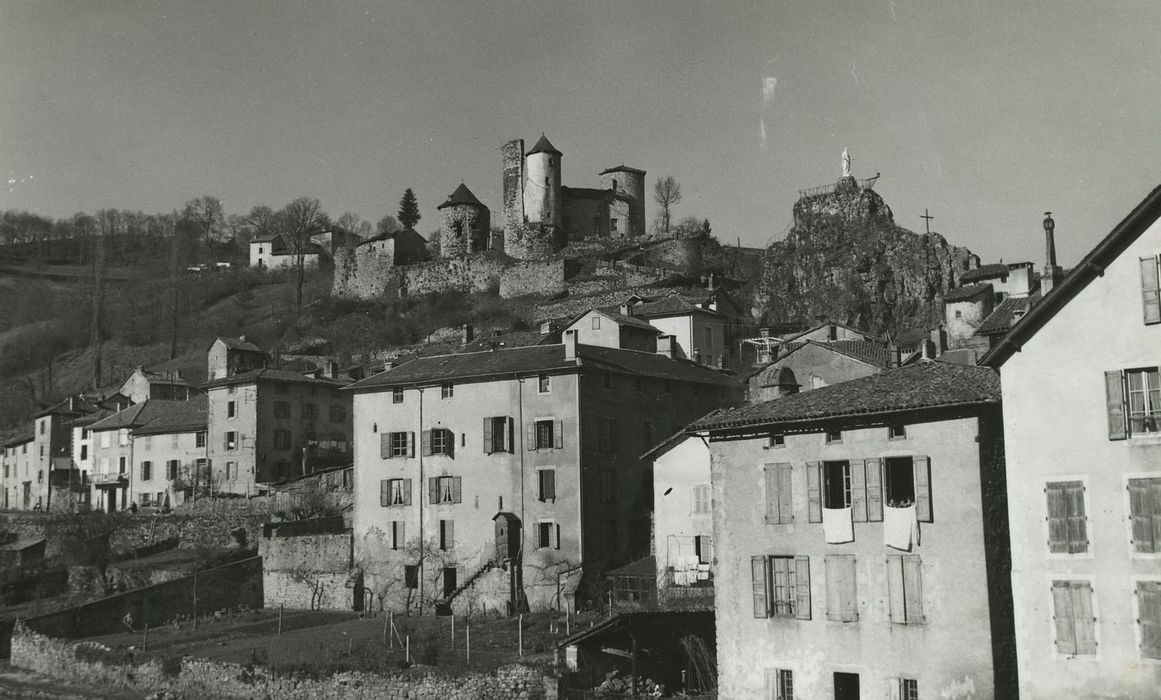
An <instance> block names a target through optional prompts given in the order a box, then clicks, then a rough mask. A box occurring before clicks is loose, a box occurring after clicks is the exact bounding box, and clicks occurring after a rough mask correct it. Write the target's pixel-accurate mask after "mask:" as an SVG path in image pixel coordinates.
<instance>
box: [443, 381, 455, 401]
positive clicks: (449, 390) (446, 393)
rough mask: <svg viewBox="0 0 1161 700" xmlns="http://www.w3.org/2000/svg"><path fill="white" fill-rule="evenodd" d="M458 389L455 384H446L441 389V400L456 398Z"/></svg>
mask: <svg viewBox="0 0 1161 700" xmlns="http://www.w3.org/2000/svg"><path fill="white" fill-rule="evenodd" d="M455 391H456V387H455V385H454V384H444V385H443V386H441V387H440V388H439V397H440V398H441V399H450V398H451V397H452V396H455Z"/></svg>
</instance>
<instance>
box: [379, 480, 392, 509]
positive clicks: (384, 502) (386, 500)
mask: <svg viewBox="0 0 1161 700" xmlns="http://www.w3.org/2000/svg"><path fill="white" fill-rule="evenodd" d="M379 505H381V506H384V507H386V506H389V505H391V480H390V479H380V480H379Z"/></svg>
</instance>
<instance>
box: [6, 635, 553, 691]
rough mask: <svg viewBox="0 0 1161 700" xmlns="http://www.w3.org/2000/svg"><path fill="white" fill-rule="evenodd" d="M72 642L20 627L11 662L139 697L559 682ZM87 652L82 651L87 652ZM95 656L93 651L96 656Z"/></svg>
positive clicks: (528, 670) (512, 671)
mask: <svg viewBox="0 0 1161 700" xmlns="http://www.w3.org/2000/svg"><path fill="white" fill-rule="evenodd" d="M82 645H84V643H83V642H82V643H80V644H77V643H72V642H67V641H64V640H61V639H54V638H52V637H48V636H45V635H43V634H38V633H36V632H34V631H32V630H30V629H28V628H27V627H24V626H18V627H17V628H16V630H15V631H14V633H13V637H12V664H13V665H14V666H18V667H20V668H25V669H28V670H31V671H35V672H37V673H43V674H45V675H47V676H51V677H53V678H59V679H61V680H64V681H70V682H75V683H80V684H84V685H85V686H87V687H104V688H118V689H123V690H130V691H137V692H141V693H155V692H158V691H161V690H164V691H167V692H169V693H172V694H174V695H175V696H177V697H181V698H210V697H213V698H255V699H258V698H262V699H265V698H282V699H284V700H298V699H300V698H301V699H302V700H340V699H342V700H347V699H351V700H364V699H365V700H372V699H376V700H378V699H382V700H507V699H509V698H516V699H517V700H555V699H556V698H557V692H556V688H557V682H556V679H555V678H548V677H545V676H544V673H543V671H542V670H540V669H537V668H533V667H531V666H524V665H519V664H514V665H511V666H504V667H501V668H499V669H497V670H496V671H494V672H492V673H480V672H477V673H465V674H462V675H459V676H454V677H436V676H423V677H409V676H381V675H375V674H370V673H359V672H342V673H336V674H334V675H333V676H331V677H330V678H302V677H298V678H296V677H291V676H285V675H281V674H277V673H273V672H271V671H269V670H268V669H266V668H264V667H261V666H258V667H246V666H242V665H239V664H231V663H226V662H221V661H211V660H208V659H198V658H192V657H185V658H181V659H160V658H148V657H145V656H142V657H140V658H139V659H138V660H137V661H138V663H121V664H112V663H110V664H104V663H101V662H100V661H93V660H86V659H90V658H93V657H95V656H97V654H98V653H99V652H100V651H102V649H100V648H97V649H94V648H92V646H91V645H90V649H88V650H83V651H82V652H81V653H78V647H79V646H82ZM86 652H87V653H86ZM94 652H96V653H94Z"/></svg>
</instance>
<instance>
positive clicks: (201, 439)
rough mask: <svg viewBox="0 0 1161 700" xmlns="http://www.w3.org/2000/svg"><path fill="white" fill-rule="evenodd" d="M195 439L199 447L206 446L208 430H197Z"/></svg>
mask: <svg viewBox="0 0 1161 700" xmlns="http://www.w3.org/2000/svg"><path fill="white" fill-rule="evenodd" d="M194 441H195V442H194V444H195V445H196V446H197V447H205V446H206V431H204V430H202V431H199V432H197V433H196V434H195V435H194Z"/></svg>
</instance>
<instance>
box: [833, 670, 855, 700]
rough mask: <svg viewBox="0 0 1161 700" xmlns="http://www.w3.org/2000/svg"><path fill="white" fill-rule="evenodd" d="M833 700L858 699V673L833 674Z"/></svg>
mask: <svg viewBox="0 0 1161 700" xmlns="http://www.w3.org/2000/svg"><path fill="white" fill-rule="evenodd" d="M834 700H859V674H857V673H838V672H836V673H835V674H834Z"/></svg>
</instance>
